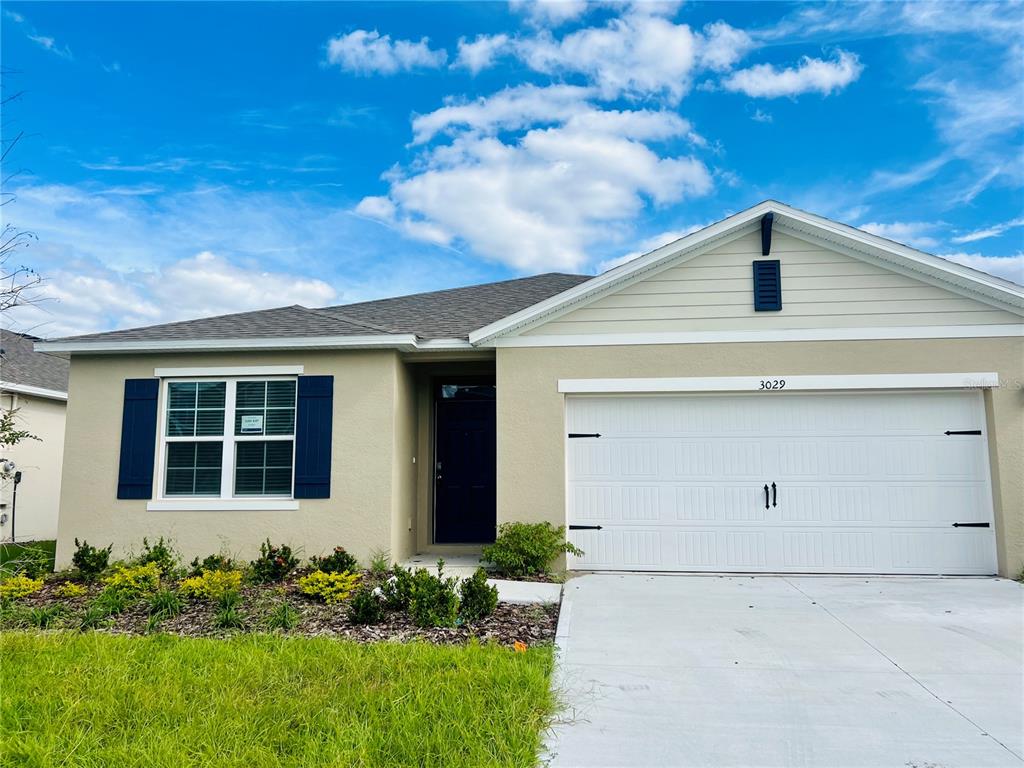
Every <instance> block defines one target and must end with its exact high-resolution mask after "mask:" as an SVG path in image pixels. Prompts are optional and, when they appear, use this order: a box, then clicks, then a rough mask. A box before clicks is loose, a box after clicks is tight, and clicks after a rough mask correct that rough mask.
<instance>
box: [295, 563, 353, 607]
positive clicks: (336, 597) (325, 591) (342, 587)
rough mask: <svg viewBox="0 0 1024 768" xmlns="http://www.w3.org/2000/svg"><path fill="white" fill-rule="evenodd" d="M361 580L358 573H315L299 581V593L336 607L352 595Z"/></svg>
mask: <svg viewBox="0 0 1024 768" xmlns="http://www.w3.org/2000/svg"><path fill="white" fill-rule="evenodd" d="M359 578H360V576H359V574H358V573H324V572H323V571H313V572H312V573H311V574H309V575H308V576H303V577H302V578H301V579H299V591H300V592H302V594H304V595H308V596H310V597H315V598H318V599H319V600H322V601H323V602H325V603H327V604H328V605H334V604H335V603H340V602H341V601H342V600H344V599H345V598H346V597H348V596H349V595H350V594H352V590H353V589H354V588H355V586H356V584H358V583H359Z"/></svg>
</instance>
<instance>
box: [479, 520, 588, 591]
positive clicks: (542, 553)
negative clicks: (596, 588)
mask: <svg viewBox="0 0 1024 768" xmlns="http://www.w3.org/2000/svg"><path fill="white" fill-rule="evenodd" d="M563 552H568V553H570V554H573V555H577V556H579V555H582V554H583V552H582V550H580V549H578V548H577V547H575V546H574V545H572V544H571V543H569V542H568V541H566V539H565V526H564V525H560V526H558V527H557V528H555V527H554V526H553V525H551V523H503V524H502V526H501V528H499V529H498V538H497V539H496V540H495V542H494V544H491V545H490V546H487V547H484V549H483V559H484V560H487V561H488V562H491V563H494V564H495V565H496V566H498V568H499V569H500V570H501V572H502V573H504V574H505V575H506V576H509V577H510V578H513V579H522V578H525V577H527V576H536V575H538V574H546V573H548V566H549V565H551V562H552V561H553V560H554V559H555V558H556V557H558V556H559V555H560V554H562V553H563Z"/></svg>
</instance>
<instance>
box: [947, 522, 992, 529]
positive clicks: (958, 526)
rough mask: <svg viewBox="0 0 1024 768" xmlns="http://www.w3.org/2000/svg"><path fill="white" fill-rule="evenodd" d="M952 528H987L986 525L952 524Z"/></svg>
mask: <svg viewBox="0 0 1024 768" xmlns="http://www.w3.org/2000/svg"><path fill="white" fill-rule="evenodd" d="M953 527H954V528H988V527H989V524H988V523H953Z"/></svg>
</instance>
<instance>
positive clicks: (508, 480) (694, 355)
mask: <svg viewBox="0 0 1024 768" xmlns="http://www.w3.org/2000/svg"><path fill="white" fill-rule="evenodd" d="M747 279H748V284H749V269H748V275H747ZM1018 322H1019V321H1018ZM964 371H995V372H998V373H999V379H1000V387H999V388H998V389H994V390H992V391H991V392H989V393H986V398H985V404H986V409H987V417H988V429H989V434H990V454H991V464H992V475H993V495H994V502H995V521H996V532H997V540H998V542H999V544H998V557H999V572H1000V573H1001V574H1003V575H1016V574H1017V573H1019V572H1020V569H1021V566H1022V565H1024V472H1021V467H1024V396H1022V391H1021V386H1022V382H1024V344H1022V343H1021V339H1020V338H979V339H948V340H946V339H921V340H879V341H841V342H774V343H770V344H751V343H727V344H685V345H647V346H633V347H627V346H618V347H602V346H586V347H531V348H499V349H498V350H497V387H498V393H499V397H498V522H499V523H501V522H506V521H510V520H523V521H528V522H537V521H545V520H546V521H550V522H551V523H553V524H555V525H562V524H564V523H565V522H566V519H565V517H566V507H565V478H566V468H565V396H564V395H562V394H560V393H559V392H558V380H559V379H581V378H632V377H685V376H759V375H761V376H763V375H766V374H770V375H772V376H793V375H799V374H843V373H847V374H873V373H874V374H877V373H942V372H964Z"/></svg>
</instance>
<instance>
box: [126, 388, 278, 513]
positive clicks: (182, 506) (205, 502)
mask: <svg viewBox="0 0 1024 768" xmlns="http://www.w3.org/2000/svg"><path fill="white" fill-rule="evenodd" d="M157 370H160V369H157ZM168 370H170V369H168ZM211 379H213V380H216V381H224V382H226V384H227V387H226V392H225V394H224V434H223V435H181V436H173V437H171V436H168V435H167V404H168V399H169V396H168V391H169V387H170V384H172V383H174V384H177V383H184V384H188V383H192V382H204V381H210V380H211ZM295 380H296V379H295V376H267V375H252V376H222V375H213V374H211V375H209V376H206V377H202V376H195V375H193V376H184V377H167V378H163V379H161V380H160V400H159V402H158V404H157V407H158V409H159V410H158V414H159V418H158V420H157V456H156V471H157V475H158V478H157V496H156V499H155V500H154V501H151V502H149V504H147V505H146V509H149V510H171V509H177V510H188V509H251V510H256V509H268V508H273V509H291V508H293V507H292V506H276V507H266V506H261V505H265V504H267V503H271V504H282V503H285V502H288V503H289V504H294V509H298V502H295V501H294V498H295V497H294V493H295V431H294V429H293V430H292V434H290V435H236V434H235V386H234V385H235V384H237V382H239V381H295ZM295 406H296V413H297V412H298V384H297V383H296V403H295ZM270 440H281V441H283V440H290V441H291V444H292V491H291V493H289V494H281V495H274V496H269V495H268V496H235V495H234V481H235V446H236V445H237V444H238V443H241V442H255V441H258V442H265V441H270ZM197 442H210V443H222V444H223V446H224V449H223V451H222V452H221V472H220V495H219V496H176V495H172V496H169V495H167V493H166V488H165V486H166V484H167V445H168V443H197Z"/></svg>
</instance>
